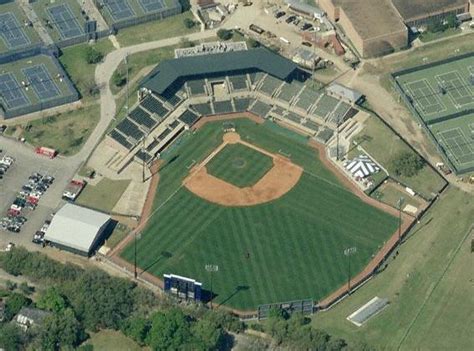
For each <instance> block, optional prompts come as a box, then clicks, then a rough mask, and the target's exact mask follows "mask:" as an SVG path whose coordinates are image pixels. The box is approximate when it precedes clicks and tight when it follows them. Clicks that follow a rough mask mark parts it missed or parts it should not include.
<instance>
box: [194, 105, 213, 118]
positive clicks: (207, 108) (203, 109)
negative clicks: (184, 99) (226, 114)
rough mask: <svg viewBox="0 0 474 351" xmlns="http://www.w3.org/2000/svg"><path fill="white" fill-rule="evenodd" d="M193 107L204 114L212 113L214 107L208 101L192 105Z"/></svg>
mask: <svg viewBox="0 0 474 351" xmlns="http://www.w3.org/2000/svg"><path fill="white" fill-rule="evenodd" d="M191 108H192V109H193V110H194V111H196V112H197V113H199V114H200V115H202V116H208V115H212V114H213V112H212V107H211V104H210V103H208V102H205V103H202V104H196V105H192V106H191Z"/></svg>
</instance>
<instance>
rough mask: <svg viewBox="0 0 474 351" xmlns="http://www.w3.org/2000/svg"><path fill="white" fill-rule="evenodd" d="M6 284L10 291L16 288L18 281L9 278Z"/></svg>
mask: <svg viewBox="0 0 474 351" xmlns="http://www.w3.org/2000/svg"><path fill="white" fill-rule="evenodd" d="M5 286H6V288H7V290H10V291H13V290H15V289H16V283H15V282H12V281H11V280H7V281H6V283H5Z"/></svg>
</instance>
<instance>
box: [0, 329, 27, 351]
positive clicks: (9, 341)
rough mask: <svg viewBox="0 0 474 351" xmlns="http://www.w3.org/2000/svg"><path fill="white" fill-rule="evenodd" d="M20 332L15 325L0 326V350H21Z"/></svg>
mask: <svg viewBox="0 0 474 351" xmlns="http://www.w3.org/2000/svg"><path fill="white" fill-rule="evenodd" d="M21 333H22V331H21V330H20V328H18V327H17V326H16V325H15V324H3V325H2V324H0V349H3V350H5V351H16V350H19V349H21V345H22V335H21Z"/></svg>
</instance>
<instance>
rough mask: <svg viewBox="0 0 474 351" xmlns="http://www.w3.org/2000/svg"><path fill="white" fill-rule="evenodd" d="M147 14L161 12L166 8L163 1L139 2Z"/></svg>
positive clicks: (143, 0)
mask: <svg viewBox="0 0 474 351" xmlns="http://www.w3.org/2000/svg"><path fill="white" fill-rule="evenodd" d="M138 1H139V2H140V6H141V7H142V9H143V12H145V13H152V12H155V11H159V10H161V9H162V8H164V7H165V4H164V3H163V0H138Z"/></svg>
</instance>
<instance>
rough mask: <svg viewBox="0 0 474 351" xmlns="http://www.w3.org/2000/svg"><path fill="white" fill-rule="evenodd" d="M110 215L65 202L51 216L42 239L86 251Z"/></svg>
mask: <svg viewBox="0 0 474 351" xmlns="http://www.w3.org/2000/svg"><path fill="white" fill-rule="evenodd" d="M109 220H110V216H108V215H106V214H104V213H101V212H98V211H94V210H90V209H88V208H84V207H81V206H76V205H73V204H69V203H67V204H65V205H64V206H63V207H62V208H61V209H60V210H59V211H58V212H57V213H56V214H55V215H54V217H53V219H52V221H51V224H50V225H49V227H48V229H47V230H46V234H45V236H44V239H45V240H47V241H51V242H53V243H56V244H59V245H62V246H67V247H70V248H72V249H75V250H79V251H82V252H86V253H88V252H89V251H90V249H91V247H92V245H93V244H94V241H95V240H96V237H97V235H98V234H99V232H100V230H101V228H103V226H104V225H105V224H107V223H108V221H109Z"/></svg>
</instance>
